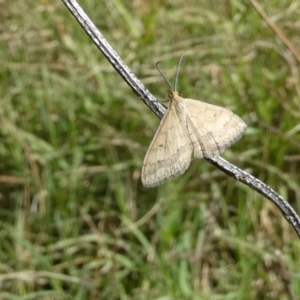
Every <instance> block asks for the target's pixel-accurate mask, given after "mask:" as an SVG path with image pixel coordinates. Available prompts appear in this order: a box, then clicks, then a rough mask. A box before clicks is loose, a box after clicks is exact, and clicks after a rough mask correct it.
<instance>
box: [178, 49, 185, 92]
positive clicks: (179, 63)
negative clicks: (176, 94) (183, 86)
mask: <svg viewBox="0 0 300 300" xmlns="http://www.w3.org/2000/svg"><path fill="white" fill-rule="evenodd" d="M185 53H186V51H184V52H183V53H182V54H181V56H180V58H179V62H178V65H177V69H176V76H175V91H177V79H178V74H179V68H180V65H181V61H182V59H183V56H184V55H185Z"/></svg>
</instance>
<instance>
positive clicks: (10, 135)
mask: <svg viewBox="0 0 300 300" xmlns="http://www.w3.org/2000/svg"><path fill="white" fill-rule="evenodd" d="M80 3H81V5H82V6H83V8H84V9H85V10H86V12H87V13H88V15H89V16H90V17H91V18H92V20H93V21H94V22H95V24H96V25H97V27H98V28H99V29H100V31H101V32H102V33H103V35H104V36H105V37H106V38H107V39H108V40H109V42H110V43H111V44H112V46H113V47H114V48H115V49H116V51H117V52H118V53H119V54H120V56H121V57H122V58H123V59H124V61H125V62H126V63H127V64H128V66H129V67H130V68H131V69H132V70H133V71H134V73H135V74H136V75H137V76H138V77H139V78H140V79H141V80H142V81H143V83H144V84H145V85H146V86H147V87H148V88H149V89H150V91H151V92H152V93H153V94H154V95H156V96H157V97H158V98H159V99H166V97H167V92H168V87H167V85H166V84H165V82H164V80H163V78H162V77H161V75H160V74H159V73H158V71H157V70H156V68H155V63H156V62H157V61H162V65H161V67H162V68H163V70H165V72H166V73H167V75H168V76H169V77H170V78H173V77H172V76H173V75H174V72H175V69H176V65H177V61H178V58H179V56H180V55H181V54H182V52H184V51H185V50H189V52H188V54H187V55H186V57H185V58H184V60H183V63H182V67H181V72H180V77H179V87H178V90H179V91H180V92H181V93H182V94H183V96H185V97H189V98H195V99H202V100H204V101H206V102H209V103H213V104H218V105H222V106H225V107H228V108H230V109H231V110H233V111H234V112H236V113H237V114H238V115H240V116H241V117H242V118H243V119H244V120H245V121H246V123H247V124H248V126H249V127H248V129H247V132H246V134H245V135H244V136H243V138H242V139H241V140H240V141H239V142H238V143H236V144H235V145H233V146H232V147H231V148H230V149H228V150H227V151H226V152H225V153H224V157H225V158H226V159H228V160H229V161H230V162H232V163H234V164H236V165H237V166H239V167H240V168H242V169H244V170H247V171H248V172H250V173H252V174H253V175H254V176H256V177H258V178H259V179H261V180H263V181H264V182H266V183H267V184H268V185H270V186H271V187H272V188H274V189H275V190H276V191H278V192H279V193H280V194H281V195H282V196H283V197H285V198H286V199H287V200H288V201H289V203H291V205H293V207H295V209H296V210H297V211H298V212H300V187H299V173H300V156H299V148H300V142H299V139H300V127H299V124H300V112H299V111H300V110H299V107H300V83H299V70H300V68H299V62H297V60H296V59H295V58H294V56H293V55H291V53H290V52H289V51H288V50H287V48H286V47H285V46H284V45H283V43H282V42H281V40H280V39H279V38H278V37H277V36H276V35H275V34H274V32H273V31H271V29H270V28H269V27H268V26H267V25H266V23H265V22H264V21H263V20H262V19H261V17H260V16H259V15H258V13H257V12H256V11H255V10H254V9H253V7H252V6H251V5H250V4H249V2H247V1H235V0H232V1H209V0H203V1H201V4H200V2H199V1H198V0H184V1H183V0H177V1H167V0H165V1H163V0H156V1H146V0H134V1H129V0H128V1H121V0H111V1H103V0H102V1H95V0H85V1H83V0H82V1H80ZM261 4H262V6H263V8H264V10H265V11H266V12H267V14H268V15H269V16H271V17H272V20H273V21H274V22H276V24H277V26H279V27H280V28H281V29H282V30H283V31H284V33H285V34H286V35H287V37H288V39H289V40H290V41H291V42H292V43H293V44H294V45H295V47H296V48H298V49H299V47H300V39H299V36H300V24H299V19H300V3H299V1H290V0H289V1H288V0H280V1H279V0H270V1H261ZM0 19H1V29H0V30H1V31H0V43H1V45H0V62H1V68H0V80H1V85H0V101H1V102H0V104H1V105H0V139H1V143H0V158H1V159H0V299H160V300H169V299H292V297H293V295H294V297H295V298H294V299H299V297H300V274H299V270H300V260H299V253H300V252H299V251H300V244H299V240H298V238H297V236H296V234H295V233H294V231H293V229H292V228H291V226H290V225H289V224H288V223H287V222H286V221H285V219H284V218H283V217H282V216H281V214H280V213H279V212H278V209H277V208H276V207H274V205H272V204H271V203H269V202H268V201H267V200H266V199H264V198H263V197H262V196H260V195H258V194H257V193H256V192H254V191H253V190H250V189H249V188H248V187H246V186H244V185H242V184H240V183H238V182H235V181H234V180H233V179H230V178H228V177H227V176H226V175H225V174H223V173H222V172H220V171H219V170H217V169H215V168H214V167H213V166H211V165H210V164H209V163H207V162H206V161H205V160H194V161H193V163H192V165H191V167H190V168H189V170H188V171H187V172H186V173H185V174H184V175H183V176H181V177H179V178H177V179H174V180H172V181H171V182H169V183H166V184H164V185H163V186H161V187H159V188H154V189H146V188H143V186H142V185H141V182H140V172H141V166H142V162H143V158H144V155H145V152H146V150H147V147H148V145H149V144H150V141H151V139H152V137H153V135H154V133H155V131H156V129H157V126H158V124H159V120H158V119H157V118H156V117H155V115H154V114H153V113H151V112H150V110H149V109H148V108H147V107H146V106H145V105H144V104H143V103H142V101H140V100H139V99H138V98H137V97H136V96H135V95H134V94H133V93H132V92H131V90H130V89H129V88H128V87H127V85H126V84H125V83H124V82H123V81H122V79H121V77H120V76H119V75H118V74H117V73H116V72H115V71H114V70H113V68H112V67H111V66H110V65H109V64H108V62H107V61H106V60H105V59H104V57H103V56H102V54H101V53H99V51H98V50H97V49H96V47H95V46H94V45H93V44H92V43H91V41H90V40H89V38H88V37H87V36H86V35H85V33H84V32H83V31H82V29H81V28H80V26H79V25H78V24H77V23H76V22H75V20H74V19H73V17H72V16H71V15H70V13H69V12H68V10H67V9H66V8H65V7H64V5H63V4H62V3H61V2H60V1H48V0H43V1H38V2H36V1H33V0H27V1H18V2H16V1H8V0H2V1H0Z"/></svg>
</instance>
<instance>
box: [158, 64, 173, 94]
mask: <svg viewBox="0 0 300 300" xmlns="http://www.w3.org/2000/svg"><path fill="white" fill-rule="evenodd" d="M159 64H160V61H159V62H157V63H156V68H157V70H158V71H159V73H160V74H161V75H162V76H163V78H164V79H165V80H166V82H167V84H168V86H169V87H170V91H172V92H173V91H174V90H173V87H172V84H171V83H170V81H169V79H168V78H167V76H166V74H165V73H164V72H163V71H162V70H161V68H160V67H159Z"/></svg>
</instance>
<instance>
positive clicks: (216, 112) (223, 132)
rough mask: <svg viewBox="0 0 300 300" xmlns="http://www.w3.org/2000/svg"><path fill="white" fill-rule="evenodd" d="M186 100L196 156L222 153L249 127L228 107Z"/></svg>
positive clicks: (188, 125)
mask: <svg viewBox="0 0 300 300" xmlns="http://www.w3.org/2000/svg"><path fill="white" fill-rule="evenodd" d="M184 101H185V107H186V115H187V121H186V122H187V130H188V132H189V136H190V138H191V141H192V145H193V149H194V156H195V157H212V156H216V155H219V154H221V153H222V152H223V151H224V150H225V149H226V148H228V147H229V146H230V145H232V144H233V143H235V142H236V141H237V140H239V139H240V138H241V137H242V135H243V134H244V131H245V130H246V128H247V125H246V123H245V122H244V121H243V120H242V119H241V118H240V117H239V116H237V115H236V114H234V113H233V112H232V111H230V110H228V109H226V108H223V107H220V106H216V105H212V104H208V103H204V102H201V101H197V100H193V99H184Z"/></svg>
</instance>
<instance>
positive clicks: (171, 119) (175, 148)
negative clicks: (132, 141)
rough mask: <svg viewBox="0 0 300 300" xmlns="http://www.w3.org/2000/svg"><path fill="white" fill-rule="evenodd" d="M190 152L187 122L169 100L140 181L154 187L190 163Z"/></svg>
mask: <svg viewBox="0 0 300 300" xmlns="http://www.w3.org/2000/svg"><path fill="white" fill-rule="evenodd" d="M192 153H193V148H192V144H191V140H190V137H189V133H188V131H187V128H186V124H185V123H184V122H183V121H182V120H181V119H180V117H179V116H178V114H177V112H176V109H175V107H174V106H173V105H172V103H171V105H170V107H169V109H168V110H167V112H166V114H165V115H164V117H163V119H162V120H161V123H160V126H159V127H158V129H157V132H156V134H155V136H154V138H153V140H152V142H151V144H150V146H149V149H148V151H147V153H146V156H145V159H144V163H143V168H142V183H143V185H144V186H145V187H154V186H158V185H160V184H162V183H164V182H165V181H167V180H170V179H172V178H174V177H177V176H179V175H180V174H182V173H183V172H184V171H186V169H187V168H188V167H189V165H190V162H191V158H192Z"/></svg>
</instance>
